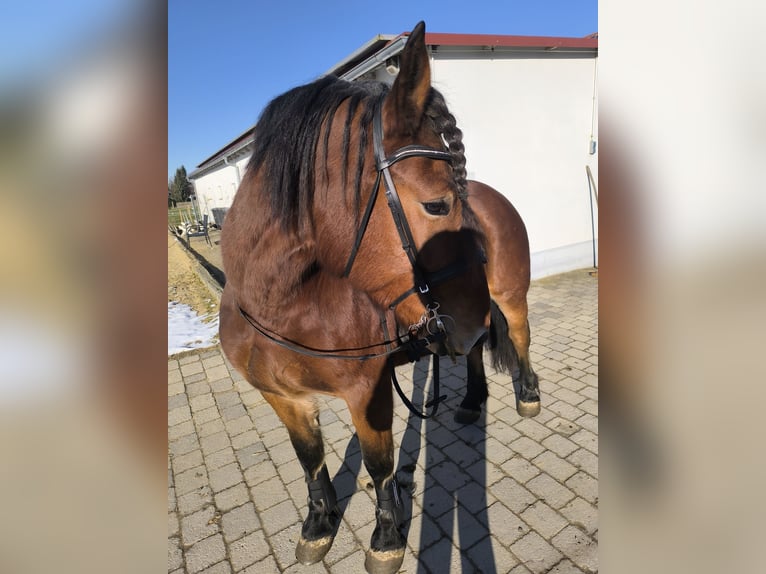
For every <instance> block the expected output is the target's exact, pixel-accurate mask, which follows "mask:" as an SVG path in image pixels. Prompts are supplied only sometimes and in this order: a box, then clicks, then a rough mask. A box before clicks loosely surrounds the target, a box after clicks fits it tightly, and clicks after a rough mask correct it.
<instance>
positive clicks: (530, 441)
mask: <svg viewBox="0 0 766 574" xmlns="http://www.w3.org/2000/svg"><path fill="white" fill-rule="evenodd" d="M597 288H598V279H597V278H594V277H592V276H590V275H589V273H588V271H587V270H581V271H575V272H572V273H566V274H562V275H558V276H556V277H552V278H547V279H544V280H540V281H535V282H533V284H532V287H531V289H530V293H529V303H530V324H531V328H532V349H531V353H532V360H533V365H534V367H535V370H536V372H537V373H538V375H539V377H540V388H541V392H542V397H543V398H542V400H543V408H542V412H541V413H540V414H539V415H538V416H537V417H535V418H534V419H522V418H520V417H519V416H518V414H517V413H516V410H515V408H514V404H515V403H514V395H513V386H512V381H511V378H510V377H509V376H507V375H504V374H501V373H497V372H495V371H494V370H493V369H492V368H491V367H489V366H487V376H488V379H489V381H488V382H489V389H490V398H489V400H488V403H487V409H486V410H487V411H488V412H487V413H486V414H485V415H482V417H481V419H480V420H479V422H478V423H477V424H475V425H470V426H468V427H460V426H459V425H456V424H455V423H454V422H453V421H452V416H453V412H454V409H455V407H456V406H457V405H458V403H459V401H460V399H461V397H462V391H461V389H462V387H463V385H464V382H463V381H464V377H465V362H464V361H459V362H458V364H457V365H453V364H452V363H451V361H449V359H443V360H442V364H441V368H442V386H443V389H444V390H443V392H444V393H445V394H447V396H448V398H447V400H446V402H445V403H443V405H442V407H441V408H440V410H439V413H438V415H437V420H434V421H421V420H420V419H417V418H414V417H411V416H409V412H408V411H407V409H406V408H405V407H404V406H403V405H402V404H401V401H400V400H399V398H398V397H395V399H394V400H395V403H394V404H395V409H396V413H395V417H394V438H395V441H396V445H397V469H398V477H399V480H400V483H401V484H402V486H403V487H404V488H403V490H404V491H405V492H404V496H403V499H404V501H405V508H406V513H407V515H408V516H411V520H410V521H409V522H408V524H407V526H406V527H405V529H406V532H407V553H406V555H405V559H404V564H403V565H402V570H401V571H402V572H419V573H431V572H433V573H434V574H436V573H438V574H444V573H447V572H453V573H456V572H481V573H484V574H486V573H491V572H497V573H506V572H512V573H514V574H520V573H523V572H524V573H526V572H534V573H543V572H551V573H557V574H564V573H575V572H596V571H597V570H598V561H597V544H598V510H597V507H598V483H597V480H598V458H597V457H598V388H597V373H598V339H597V336H598V332H597V330H598V324H597ZM429 363H430V361H425V360H423V361H420V362H419V363H417V364H415V365H407V366H405V367H400V368H399V369H398V370H397V373H398V374H399V375H400V382H402V385H403V386H404V388H405V389H407V390H408V392H410V393H411V394H412V395H413V396H414V398H415V400H416V403H417V404H421V403H422V397H423V388H424V385H425V386H426V390H428V388H427V387H428V377H427V368H428V365H429ZM413 381H414V386H413ZM320 402H321V403H322V404H323V408H322V414H321V416H320V422H321V424H322V431H323V434H324V438H325V444H326V452H327V466H328V469H329V471H330V475H331V476H332V477H333V483H334V484H335V488H336V490H337V492H338V498H339V505H340V507H341V509H342V511H343V522H342V524H341V526H340V529H339V531H338V535H337V537H336V539H335V543H334V544H333V547H332V549H331V550H330V551H329V552H328V554H327V556H325V559H324V560H323V561H322V562H321V563H319V564H315V565H313V566H301V565H300V564H298V563H297V561H296V559H295V554H294V552H295V544H296V542H297V540H298V537H299V536H300V530H301V521H302V518H303V516H304V515H305V512H306V495H307V493H306V487H305V483H304V480H303V472H302V470H301V467H300V465H299V463H298V462H297V460H296V458H295V454H294V452H293V449H292V447H291V445H290V442H289V440H288V436H287V432H286V430H285V429H284V427H283V426H282V425H281V423H280V422H279V420H278V419H277V417H276V415H275V414H274V413H273V411H272V410H271V408H270V407H269V405H268V404H267V403H266V402H265V401H264V400H263V399H262V397H261V395H260V393H258V391H256V390H254V389H253V388H252V387H250V385H249V384H248V383H246V382H245V381H244V380H243V379H242V377H241V376H240V375H239V374H238V373H237V372H236V371H234V369H232V368H231V367H230V365H229V364H228V362H227V361H226V359H225V358H224V356H223V353H222V351H221V350H220V348H218V347H214V348H211V349H207V350H202V351H198V352H193V353H190V354H186V355H181V356H176V357H171V358H169V359H168V451H169V454H168V480H169V490H168V572H171V573H173V574H180V573H188V574H195V573H198V572H204V573H206V574H213V573H215V574H223V573H230V572H242V573H245V574H253V573H259V574H261V573H269V572H301V573H306V574H311V573H317V572H331V573H333V574H336V573H337V574H346V573H349V572H351V573H357V572H364V566H363V564H364V551H365V549H367V548H368V546H369V543H370V536H371V534H372V530H373V527H374V514H375V513H374V490H373V489H372V485H371V484H370V480H369V477H368V475H367V472H366V470H365V469H364V465H363V464H362V461H361V454H360V451H359V444H358V441H357V440H356V438H355V436H354V429H353V426H352V425H351V421H350V416H349V414H348V411H347V410H346V407H345V403H343V402H342V401H340V400H338V399H331V398H320Z"/></svg>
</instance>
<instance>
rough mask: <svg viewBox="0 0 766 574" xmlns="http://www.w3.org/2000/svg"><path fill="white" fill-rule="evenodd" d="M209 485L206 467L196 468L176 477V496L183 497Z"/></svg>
mask: <svg viewBox="0 0 766 574" xmlns="http://www.w3.org/2000/svg"><path fill="white" fill-rule="evenodd" d="M206 484H207V471H206V470H205V467H204V466H195V467H193V468H190V469H189V470H185V471H184V472H181V473H178V474H176V475H175V488H176V496H179V497H180V496H181V495H183V494H186V493H188V492H191V491H193V490H196V489H198V488H200V487H202V486H205V485H206Z"/></svg>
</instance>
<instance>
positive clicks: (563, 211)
mask: <svg viewBox="0 0 766 574" xmlns="http://www.w3.org/2000/svg"><path fill="white" fill-rule="evenodd" d="M475 54H476V55H474V56H470V55H463V56H462V57H455V55H454V54H453V55H444V54H439V53H438V52H436V53H434V55H433V60H432V64H433V65H432V75H433V83H434V86H435V87H436V88H437V89H439V90H440V91H441V92H442V93H443V94H444V96H445V98H446V99H447V104H448V105H449V108H450V110H451V111H452V113H453V114H454V115H455V117H456V119H457V122H458V127H460V129H461V130H462V131H463V134H464V142H465V147H466V158H467V166H466V167H467V170H468V176H469V178H470V179H477V180H480V181H483V182H484V183H487V184H489V185H491V186H492V187H494V188H496V189H497V190H499V191H500V192H502V193H503V194H504V195H505V196H506V197H508V199H509V200H511V202H512V203H513V204H514V206H515V207H516V208H517V209H518V211H519V213H520V214H521V216H522V218H523V219H524V222H525V224H526V226H527V231H528V233H529V240H530V251H531V253H532V276H533V277H542V276H545V275H551V274H554V273H560V272H563V271H568V270H572V269H577V268H582V267H587V266H590V265H592V264H593V246H592V232H591V212H590V203H589V195H588V194H589V190H588V180H587V177H586V171H585V166H586V165H590V167H591V170H592V172H593V174H594V178H597V177H598V176H597V174H598V152H596V154H595V155H590V154H589V141H590V136H591V133H592V132H591V130H592V129H593V130H594V132H593V134H594V138H596V139H597V133H596V132H595V130H596V129H597V125H594V126H593V128H592V122H594V121H595V119H594V99H593V98H594V74H595V72H596V68H595V66H596V59H595V58H593V57H589V58H585V57H583V58H560V57H559V58H550V57H549V58H546V57H534V58H531V57H528V56H525V57H507V56H506V57H494V58H492V57H491V56H490V55H489V54H487V53H484V54H480V53H475ZM593 209H594V220H595V221H596V224H595V225H596V238H598V227H597V218H598V212H597V205H596V203H595V201H594V206H593Z"/></svg>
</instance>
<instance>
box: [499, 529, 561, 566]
mask: <svg viewBox="0 0 766 574" xmlns="http://www.w3.org/2000/svg"><path fill="white" fill-rule="evenodd" d="M511 552H513V553H514V554H515V555H516V557H517V558H518V559H519V560H520V561H521V563H522V564H523V565H524V566H525V567H526V568H528V569H529V570H530V571H531V572H534V573H535V574H542V573H543V572H547V571H548V570H550V568H551V567H552V566H553V565H554V564H556V563H557V562H558V561H560V560H561V559H562V558H563V555H562V554H561V552H559V551H558V550H556V548H554V547H553V546H551V545H550V544H549V543H548V542H547V541H546V540H545V539H543V538H542V537H541V536H540V535H539V534H538V533H537V532H534V531H533V532H529V533H527V534H526V535H525V536H524V537H523V538H521V539H520V540H518V541H516V542H515V543H513V544H512V545H511Z"/></svg>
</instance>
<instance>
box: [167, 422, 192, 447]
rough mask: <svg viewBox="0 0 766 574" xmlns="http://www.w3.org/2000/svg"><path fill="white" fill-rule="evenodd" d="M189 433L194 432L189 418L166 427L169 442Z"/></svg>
mask: <svg viewBox="0 0 766 574" xmlns="http://www.w3.org/2000/svg"><path fill="white" fill-rule="evenodd" d="M190 434H194V422H193V421H192V420H191V419H189V420H188V421H184V422H182V423H179V424H177V425H173V426H169V427H168V441H171V442H172V441H175V440H178V439H179V438H181V437H182V436H186V435H190Z"/></svg>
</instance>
